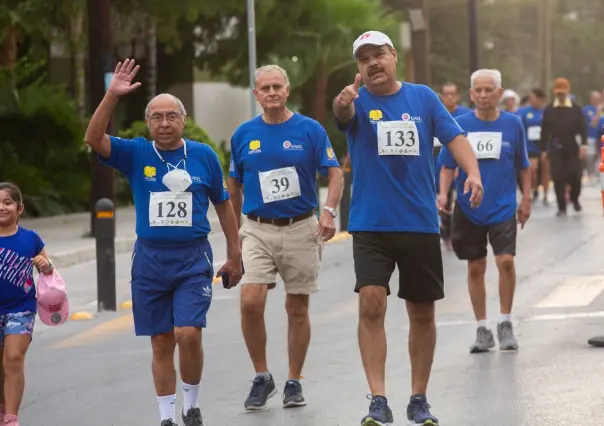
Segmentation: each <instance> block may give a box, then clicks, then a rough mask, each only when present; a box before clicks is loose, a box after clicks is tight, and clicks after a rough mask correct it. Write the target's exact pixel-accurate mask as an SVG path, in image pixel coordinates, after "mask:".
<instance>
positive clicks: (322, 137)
mask: <svg viewBox="0 0 604 426" xmlns="http://www.w3.org/2000/svg"><path fill="white" fill-rule="evenodd" d="M312 137H313V139H314V140H313V145H314V147H315V159H316V164H317V171H318V172H319V173H321V174H322V175H323V176H325V175H327V173H328V169H329V168H330V167H340V164H339V163H338V159H337V158H336V153H335V152H334V150H333V147H332V146H331V142H330V141H329V136H328V135H327V132H326V131H325V129H324V128H323V126H321V125H320V124H319V123H316V124H315V130H314V132H313V136H312Z"/></svg>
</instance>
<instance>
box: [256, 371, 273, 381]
mask: <svg viewBox="0 0 604 426" xmlns="http://www.w3.org/2000/svg"><path fill="white" fill-rule="evenodd" d="M256 377H264V378H265V379H266V380H268V379H270V378H271V373H269V372H268V371H267V372H262V373H256Z"/></svg>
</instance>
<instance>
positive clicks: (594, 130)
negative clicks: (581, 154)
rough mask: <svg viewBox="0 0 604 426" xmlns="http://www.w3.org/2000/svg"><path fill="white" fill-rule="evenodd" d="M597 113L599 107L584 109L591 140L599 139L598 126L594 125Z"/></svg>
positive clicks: (589, 106)
mask: <svg viewBox="0 0 604 426" xmlns="http://www.w3.org/2000/svg"><path fill="white" fill-rule="evenodd" d="M597 113H598V107H595V106H593V105H587V106H584V107H583V115H584V116H585V121H586V122H587V137H588V138H590V139H592V138H597V137H598V131H599V129H598V126H594V125H593V120H594V117H595V116H596V114H597ZM596 146H597V144H596Z"/></svg>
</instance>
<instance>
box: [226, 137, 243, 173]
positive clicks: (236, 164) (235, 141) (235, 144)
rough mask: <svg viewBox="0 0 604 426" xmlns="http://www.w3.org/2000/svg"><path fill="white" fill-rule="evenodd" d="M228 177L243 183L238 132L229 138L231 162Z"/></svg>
mask: <svg viewBox="0 0 604 426" xmlns="http://www.w3.org/2000/svg"><path fill="white" fill-rule="evenodd" d="M229 177H232V178H233V179H236V180H237V181H238V182H239V183H243V168H242V167H241V163H240V160H239V132H237V131H236V132H235V133H234V134H233V136H232V137H231V161H230V163H229Z"/></svg>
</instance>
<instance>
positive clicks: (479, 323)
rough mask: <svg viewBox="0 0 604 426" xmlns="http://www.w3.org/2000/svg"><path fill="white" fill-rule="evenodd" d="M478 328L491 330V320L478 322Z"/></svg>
mask: <svg viewBox="0 0 604 426" xmlns="http://www.w3.org/2000/svg"><path fill="white" fill-rule="evenodd" d="M478 327H485V328H489V320H486V319H483V320H480V321H478Z"/></svg>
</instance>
